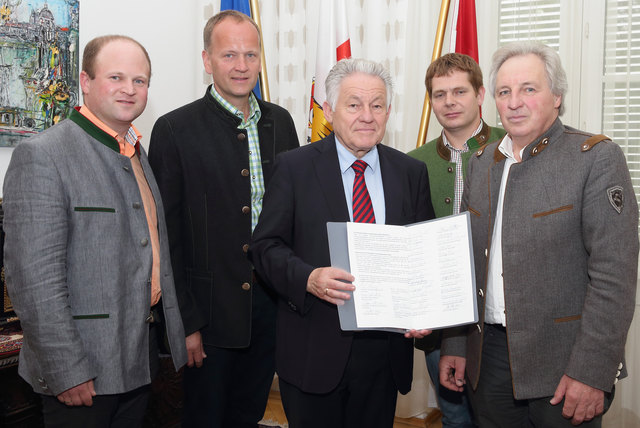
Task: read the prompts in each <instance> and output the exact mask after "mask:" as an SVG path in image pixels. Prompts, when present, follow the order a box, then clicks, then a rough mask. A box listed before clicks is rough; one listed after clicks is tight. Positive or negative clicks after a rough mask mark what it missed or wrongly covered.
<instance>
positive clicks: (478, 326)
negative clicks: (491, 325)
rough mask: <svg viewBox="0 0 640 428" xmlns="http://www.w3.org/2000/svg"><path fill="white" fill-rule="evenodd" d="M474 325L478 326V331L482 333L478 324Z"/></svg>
mask: <svg viewBox="0 0 640 428" xmlns="http://www.w3.org/2000/svg"><path fill="white" fill-rule="evenodd" d="M476 327H478V333H482V329H481V328H480V324H476Z"/></svg>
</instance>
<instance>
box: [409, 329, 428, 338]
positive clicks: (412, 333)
mask: <svg viewBox="0 0 640 428" xmlns="http://www.w3.org/2000/svg"><path fill="white" fill-rule="evenodd" d="M430 334H431V330H407V331H406V332H405V333H404V337H406V338H407V339H422V338H423V337H425V336H428V335H430Z"/></svg>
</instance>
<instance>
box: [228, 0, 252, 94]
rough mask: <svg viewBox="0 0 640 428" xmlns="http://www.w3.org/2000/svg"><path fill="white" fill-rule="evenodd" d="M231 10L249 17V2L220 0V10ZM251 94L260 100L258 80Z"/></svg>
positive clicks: (243, 0)
mask: <svg viewBox="0 0 640 428" xmlns="http://www.w3.org/2000/svg"><path fill="white" fill-rule="evenodd" d="M228 9H233V10H237V11H238V12H242V13H244V14H245V15H247V16H251V6H249V0H220V10H221V11H223V10H228ZM253 93H254V94H255V96H256V97H257V98H258V99H260V100H261V99H262V91H261V90H260V79H258V81H257V82H256V87H255V88H253Z"/></svg>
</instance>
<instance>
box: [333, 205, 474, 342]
mask: <svg viewBox="0 0 640 428" xmlns="http://www.w3.org/2000/svg"><path fill="white" fill-rule="evenodd" d="M327 230H328V234H329V249H330V252H331V265H332V266H334V267H339V268H342V269H345V270H346V271H348V272H351V274H352V275H353V276H354V277H355V281H354V282H353V284H354V285H355V287H356V289H355V291H354V292H353V297H352V299H350V300H348V301H347V302H346V304H345V305H344V306H340V307H339V308H338V313H339V316H340V325H341V327H342V329H343V330H392V331H404V330H408V329H438V328H444V327H451V326H456V325H461V324H467V323H472V322H476V321H477V320H478V314H477V306H476V295H475V271H474V267H473V257H472V248H471V243H470V242H471V240H470V238H471V231H470V227H469V214H468V213H462V214H458V215H455V216H449V217H444V218H440V219H437V220H431V221H428V222H423V223H416V224H412V225H407V226H393V225H381V224H366V223H352V222H349V223H327Z"/></svg>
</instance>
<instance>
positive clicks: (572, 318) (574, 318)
mask: <svg viewBox="0 0 640 428" xmlns="http://www.w3.org/2000/svg"><path fill="white" fill-rule="evenodd" d="M580 319H582V315H580V314H578V315H570V316H568V317H561V318H554V319H553V322H554V323H561V322H569V321H578V320H580Z"/></svg>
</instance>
